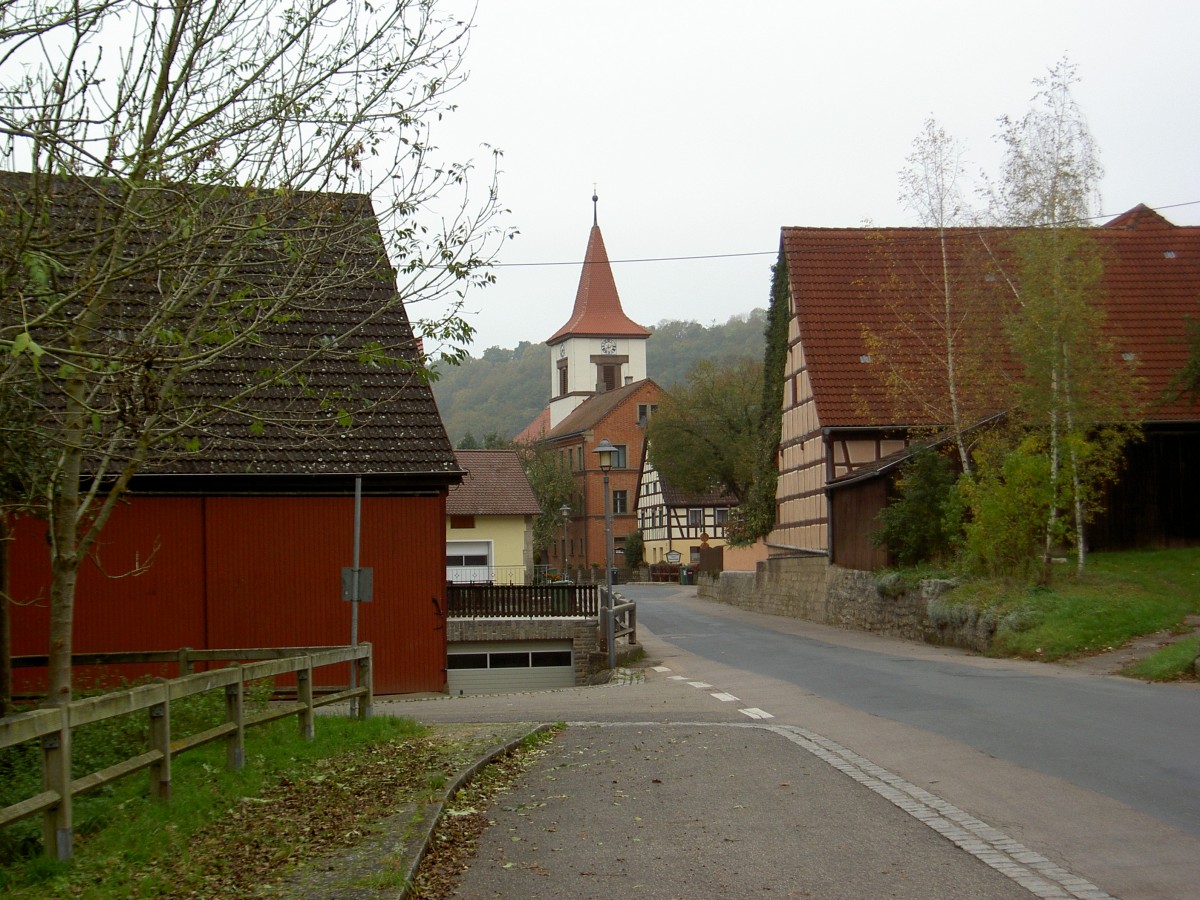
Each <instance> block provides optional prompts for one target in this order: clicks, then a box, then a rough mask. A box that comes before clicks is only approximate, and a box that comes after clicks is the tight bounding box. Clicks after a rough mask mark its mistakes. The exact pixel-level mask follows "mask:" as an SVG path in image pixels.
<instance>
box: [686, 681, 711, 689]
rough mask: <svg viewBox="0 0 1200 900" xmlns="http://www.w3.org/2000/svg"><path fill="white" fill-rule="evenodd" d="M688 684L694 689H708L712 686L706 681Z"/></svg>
mask: <svg viewBox="0 0 1200 900" xmlns="http://www.w3.org/2000/svg"><path fill="white" fill-rule="evenodd" d="M688 684H690V685H691V686H692V687H694V688H710V687H712V685H711V684H709V683H708V682H707V681H689V682H688Z"/></svg>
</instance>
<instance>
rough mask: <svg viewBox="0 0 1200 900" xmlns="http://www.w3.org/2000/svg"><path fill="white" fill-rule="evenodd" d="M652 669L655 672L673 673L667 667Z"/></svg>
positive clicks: (652, 667)
mask: <svg viewBox="0 0 1200 900" xmlns="http://www.w3.org/2000/svg"><path fill="white" fill-rule="evenodd" d="M650 668H651V669H653V670H654V671H655V672H670V671H671V670H670V668H668V667H667V666H651V667H650Z"/></svg>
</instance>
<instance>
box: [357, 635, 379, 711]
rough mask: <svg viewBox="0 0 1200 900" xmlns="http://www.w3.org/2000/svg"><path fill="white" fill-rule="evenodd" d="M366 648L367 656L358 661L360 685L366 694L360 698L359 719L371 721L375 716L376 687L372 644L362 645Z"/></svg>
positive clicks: (361, 645)
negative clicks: (373, 680) (372, 669)
mask: <svg viewBox="0 0 1200 900" xmlns="http://www.w3.org/2000/svg"><path fill="white" fill-rule="evenodd" d="M359 646H360V647H365V648H366V651H367V655H366V656H363V657H360V658H359V659H358V684H359V686H360V687H361V688H362V689H363V691H365V693H364V694H363V695H362V696H361V697H359V698H358V717H359V718H360V719H369V718H370V717H371V716H372V715H373V714H374V709H373V708H372V707H373V705H374V702H375V687H374V683H373V682H372V680H371V678H372V671H371V656H372V652H373V648H372V647H371V645H370V644H360V645H359Z"/></svg>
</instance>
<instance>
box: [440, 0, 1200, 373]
mask: <svg viewBox="0 0 1200 900" xmlns="http://www.w3.org/2000/svg"><path fill="white" fill-rule="evenodd" d="M472 6H474V4H473V3H471V2H469V0H458V2H456V0H450V2H448V4H447V8H449V9H451V10H461V11H463V12H464V13H466V14H469V13H470V10H471V8H472ZM474 21H475V27H474V30H473V32H472V35H471V41H470V46H469V48H468V50H467V54H466V68H467V70H468V71H469V78H468V80H467V82H466V83H465V84H464V85H463V86H462V87H461V88H459V89H458V90H457V91H456V92H455V94H454V95H453V100H454V102H455V103H456V104H457V106H458V109H457V111H456V112H454V113H453V114H452V115H450V116H449V117H448V118H447V119H446V120H444V121H443V122H442V123H440V124H439V125H438V127H437V131H435V133H434V143H436V144H438V145H439V146H440V147H441V148H443V149H444V150H445V151H446V153H447V154H448V155H450V156H452V157H454V158H458V159H462V158H467V157H474V158H476V159H477V160H478V161H479V162H480V165H481V168H482V169H483V170H485V171H484V172H481V174H486V170H487V169H488V168H489V165H490V163H489V162H488V160H487V152H486V150H485V149H484V147H483V145H484V144H486V145H490V146H493V147H496V148H499V149H500V150H501V151H503V157H502V160H501V175H500V200H501V203H502V204H503V205H504V206H505V207H507V208H508V209H509V210H511V215H509V216H508V217H507V218H506V224H507V225H509V226H510V227H512V228H515V229H517V230H518V231H519V234H518V235H517V236H516V237H515V238H514V239H512V240H509V241H506V242H505V243H504V246H503V248H502V250H501V252H500V255H499V257H498V262H499V263H501V265H500V266H499V267H497V269H496V270H495V271H496V284H494V285H492V286H491V287H488V288H486V289H485V290H482V291H479V292H473V293H470V294H468V297H467V306H466V311H467V314H468V321H469V322H470V323H471V324H472V325H473V326H474V327H475V328H476V331H477V333H476V336H475V341H474V343H473V345H472V346H471V353H472V355H474V356H479V355H482V353H483V351H484V350H485V349H487V348H489V347H493V346H499V347H507V348H512V347H515V346H516V345H517V344H518V343H519V342H521V341H531V342H543V341H545V340H546V338H548V337H549V336H550V335H551V334H553V333H554V332H555V331H556V330H557V329H558V328H559V327H560V326H561V325H562V324H563V323H565V322H566V321H567V319H568V318H569V317H570V313H571V307H572V303H573V302H574V297H575V289H576V286H577V284H578V281H579V273H580V265H579V264H580V262H581V261H582V258H583V253H584V250H585V248H586V245H587V238H588V232H589V229H590V228H591V225H592V215H593V204H592V199H591V198H592V192H593V186H594V189H595V191H596V193H597V195H598V197H599V203H598V205H597V213H598V218H599V225H600V228H601V230H602V232H603V234H604V240H605V244H606V247H607V249H608V254H609V258H610V259H611V260H612V261H613V271H614V274H615V276H616V281H617V288H618V290H619V292H620V295H621V302H622V305H623V307H624V309H625V312H626V313H627V314H628V315H629V316H630V317H631V318H632V319H634V320H635V321H637V322H639V323H641V324H643V325H654V324H657V323H658V322H660V321H662V320H666V319H683V320H692V321H697V322H700V323H701V324H704V325H711V324H714V323H721V322H725V321H727V320H728V319H729V318H730V317H731V316H734V315H738V314H744V313H747V312H749V311H750V310H752V309H754V308H755V307H765V306H766V305H767V301H768V291H769V284H770V267H771V264H772V263H773V262H774V259H775V252H776V250H777V248H778V244H779V230H780V228H781V227H782V226H784V225H798V226H813V227H856V226H861V225H864V224H874V225H879V226H899V225H913V224H917V223H916V221H915V219H914V216H913V215H912V214H911V213H910V212H908V211H907V210H906V209H905V208H904V207H903V206H902V205H901V204H900V202H899V201H898V199H897V198H898V193H899V181H898V178H897V173H898V172H899V170H900V169H901V168H902V167H903V166H904V164H905V158H906V157H907V156H908V155H909V154H910V153H911V152H912V143H913V139H914V138H915V137H916V136H917V135H918V134H919V133H920V132H921V130H922V128H923V124H924V122H925V120H926V119H928V118H929V117H930V116H933V117H935V118H936V119H937V120H938V121H939V122H940V124H941V125H942V126H943V127H944V128H945V129H946V131H948V132H949V133H950V134H952V135H953V136H954V137H955V138H957V139H958V140H959V141H961V142H962V143H963V144H964V145H965V149H966V166H967V169H968V172H969V173H970V174H972V175H974V174H976V173H978V172H980V171H986V172H988V173H990V174H994V173H995V172H996V171H997V168H998V163H999V159H1000V152H999V148H998V144H997V142H996V141H995V135H996V133H997V131H998V126H997V119H998V117H1000V116H1002V115H1008V116H1011V117H1013V118H1019V117H1020V116H1022V115H1023V114H1024V113H1025V112H1026V111H1027V110H1028V109H1029V108H1030V100H1031V98H1032V96H1033V93H1034V91H1035V88H1034V86H1033V80H1034V79H1035V78H1037V77H1040V76H1043V75H1045V74H1046V73H1047V71H1048V70H1049V68H1050V67H1051V66H1053V65H1054V64H1055V63H1056V62H1057V61H1058V60H1060V59H1062V58H1063V57H1064V55H1066V56H1067V57H1069V59H1070V61H1071V62H1073V63H1074V64H1076V66H1077V70H1078V76H1079V78H1080V83H1079V84H1078V85H1076V87H1075V89H1074V91H1073V94H1074V97H1075V99H1076V101H1077V102H1078V104H1079V105H1080V107H1081V108H1082V110H1083V112H1084V114H1085V116H1086V117H1087V120H1088V124H1089V125H1090V127H1091V130H1092V134H1093V137H1094V138H1095V140H1096V142H1097V144H1098V145H1099V149H1100V158H1101V162H1102V164H1103V165H1104V169H1105V177H1104V180H1103V183H1102V187H1101V191H1102V195H1103V202H1102V210H1103V212H1105V213H1108V214H1111V215H1116V214H1118V213H1120V212H1123V211H1125V210H1127V209H1129V208H1131V207H1133V206H1135V205H1136V204H1138V203H1145V204H1147V205H1148V206H1151V207H1154V208H1160V209H1161V211H1162V213H1163V214H1164V215H1165V216H1166V217H1167V218H1168V219H1170V220H1171V221H1173V222H1175V223H1176V224H1179V225H1200V164H1198V163H1200V104H1198V103H1197V100H1196V98H1197V94H1198V92H1200V52H1197V44H1196V42H1197V36H1198V35H1200V3H1196V2H1194V0H1180V2H1171V0H1143V2H1142V3H1140V4H1133V3H1129V2H1127V0H1125V2H1113V0H1084V2H1076V0H1036V2H1028V0H1009V2H1006V3H1004V4H975V3H963V2H961V0H959V2H924V0H909V2H896V0H891V2H847V3H815V2H808V0H788V2H778V0H759V2H750V0H747V2H742V3H737V4H734V3H729V2H724V3H716V2H709V0H688V2H684V0H672V2H667V0H637V2H634V0H605V2H603V3H583V2H573V0H479V3H478V6H477V7H476V8H475V16H474ZM484 187H485V185H484V183H483V179H482V178H481V183H480V185H479V189H480V190H481V191H482V190H483V188H484ZM1164 207H1174V208H1169V209H1168V208H1164ZM733 254H748V255H743V256H735V255H733ZM679 257H692V258H690V259H678V258H679ZM624 260H630V261H629V262H624ZM643 260H658V261H643ZM556 264H557V265H556Z"/></svg>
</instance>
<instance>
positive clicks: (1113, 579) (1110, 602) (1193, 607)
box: [945, 548, 1200, 660]
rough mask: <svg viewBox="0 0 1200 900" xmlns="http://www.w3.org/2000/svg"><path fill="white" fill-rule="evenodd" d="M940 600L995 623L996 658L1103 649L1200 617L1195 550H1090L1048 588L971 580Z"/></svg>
mask: <svg viewBox="0 0 1200 900" xmlns="http://www.w3.org/2000/svg"><path fill="white" fill-rule="evenodd" d="M945 600H946V602H947V603H952V604H962V605H964V606H969V607H972V608H973V609H974V610H975V611H976V612H977V613H978V614H979V615H981V616H990V617H991V618H992V619H993V620H994V621H995V623H996V631H995V637H994V638H993V640H992V644H991V648H990V650H989V654H990V655H993V656H1021V657H1027V658H1033V659H1046V660H1053V659H1061V658H1063V657H1070V656H1079V655H1086V654H1089V653H1098V652H1104V651H1107V650H1112V649H1115V648H1117V647H1120V646H1122V645H1123V644H1125V643H1126V642H1128V641H1129V640H1131V639H1133V638H1135V637H1138V636H1139V635H1143V634H1150V633H1152V632H1155V631H1161V630H1164V629H1171V628H1180V627H1181V624H1182V622H1183V619H1184V617H1185V616H1187V615H1189V614H1195V613H1200V548H1186V549H1177V550H1146V551H1130V552H1124V553H1095V554H1092V555H1091V556H1090V557H1089V560H1088V568H1087V571H1086V572H1085V573H1084V574H1083V575H1075V574H1074V573H1073V572H1071V571H1067V570H1065V568H1064V569H1059V570H1058V571H1056V572H1055V574H1054V578H1053V580H1052V583H1051V584H1050V585H1049V586H1048V587H1037V586H1034V587H1030V586H1025V585H1012V584H1005V583H1003V582H995V581H973V582H968V583H965V584H962V585H960V586H959V587H957V588H955V589H954V590H953V591H952V592H951V593H950V594H949V595H947V597H946V598H945ZM1178 652H1180V653H1184V652H1186V651H1183V650H1180V651H1178Z"/></svg>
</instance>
